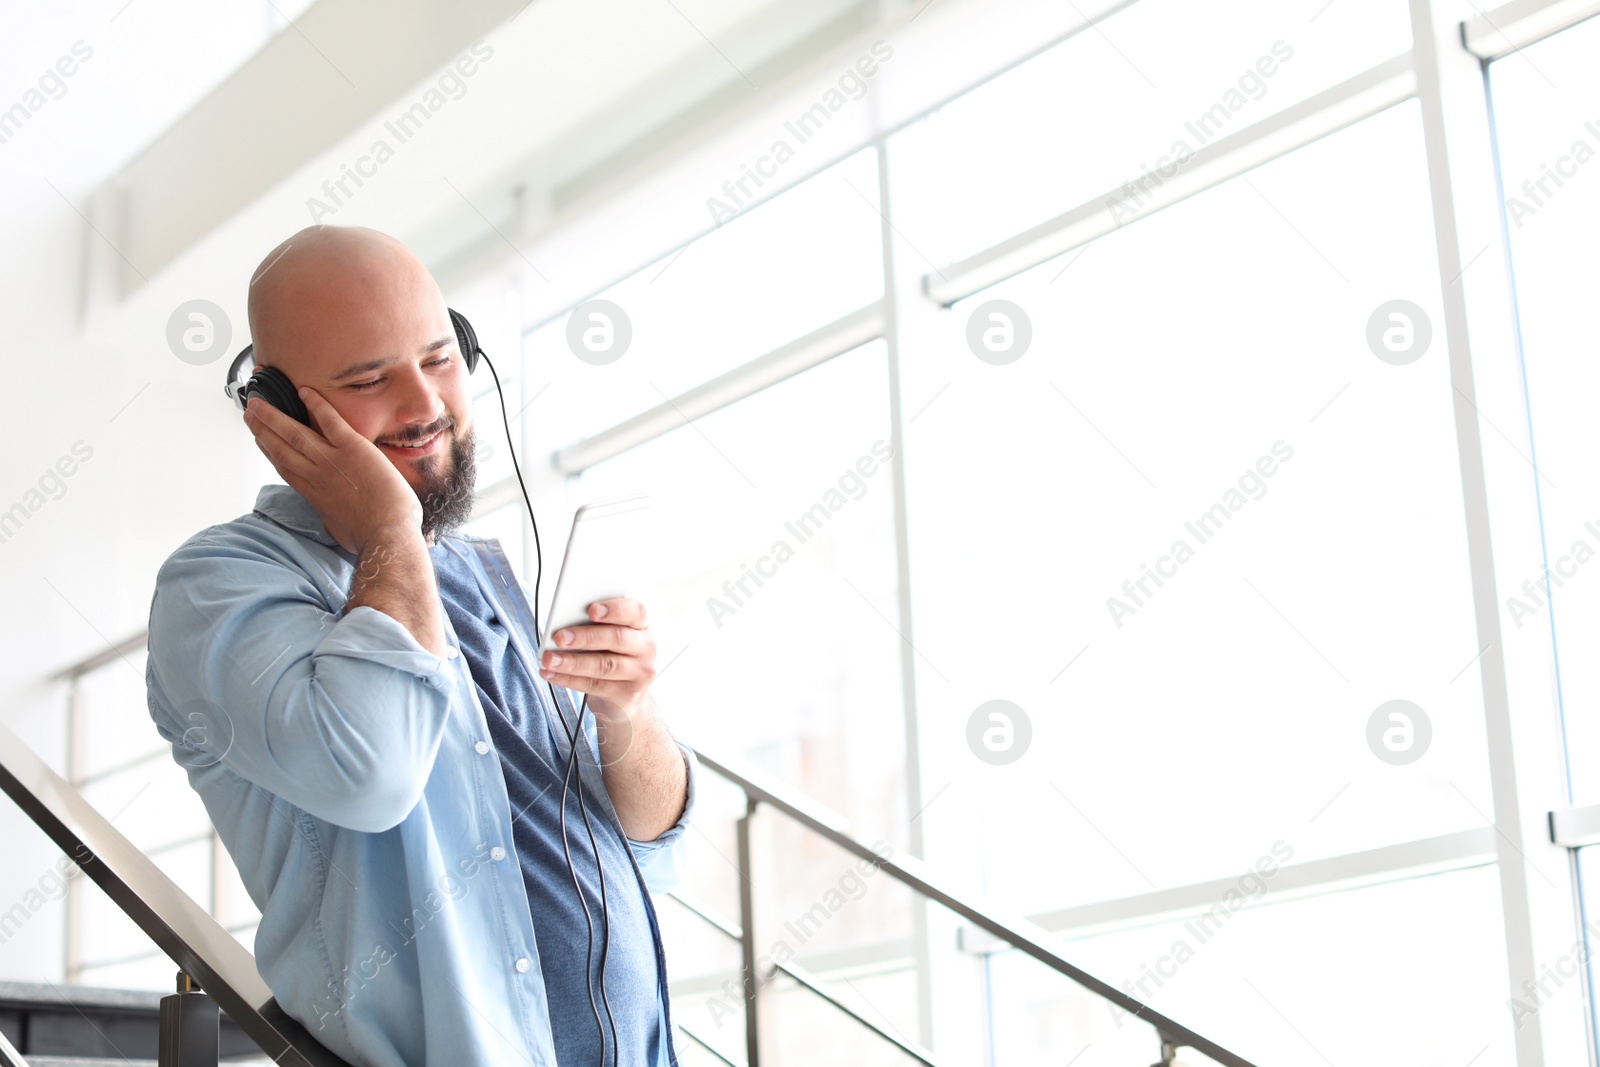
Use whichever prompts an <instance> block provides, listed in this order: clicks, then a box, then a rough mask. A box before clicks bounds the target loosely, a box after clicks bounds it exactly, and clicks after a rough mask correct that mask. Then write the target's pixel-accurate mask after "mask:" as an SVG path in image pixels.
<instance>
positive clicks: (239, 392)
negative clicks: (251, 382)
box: [222, 345, 256, 411]
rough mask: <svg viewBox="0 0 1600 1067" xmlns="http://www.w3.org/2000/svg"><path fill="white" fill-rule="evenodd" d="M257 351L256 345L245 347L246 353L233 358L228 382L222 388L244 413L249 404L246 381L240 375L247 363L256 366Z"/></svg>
mask: <svg viewBox="0 0 1600 1067" xmlns="http://www.w3.org/2000/svg"><path fill="white" fill-rule="evenodd" d="M255 350H256V346H255V345H245V346H244V351H242V352H240V353H239V354H238V355H237V356H234V357H233V362H232V363H230V364H228V382H227V384H226V385H224V386H223V387H222V391H223V392H224V393H226V394H228V398H229V399H230V400H232V401H233V406H234V407H236V408H238V409H239V410H240V411H243V410H244V406H245V404H246V403H248V401H247V400H246V399H245V396H244V387H245V381H244V379H243V378H242V377H241V375H240V370H241V368H242V367H243V366H244V365H245V363H246V362H249V363H250V364H251V365H252V366H254V365H255Z"/></svg>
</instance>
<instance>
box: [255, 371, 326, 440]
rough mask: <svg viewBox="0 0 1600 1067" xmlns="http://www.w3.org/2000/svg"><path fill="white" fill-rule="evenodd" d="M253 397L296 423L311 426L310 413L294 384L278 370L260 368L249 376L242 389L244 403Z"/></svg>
mask: <svg viewBox="0 0 1600 1067" xmlns="http://www.w3.org/2000/svg"><path fill="white" fill-rule="evenodd" d="M253 396H259V397H260V398H261V399H262V400H264V401H266V402H267V403H268V404H271V405H272V406H273V407H275V408H277V409H278V410H279V411H281V412H283V413H284V414H285V415H287V416H289V417H290V418H291V419H294V420H295V421H296V422H300V423H303V424H304V425H306V426H310V425H311V413H310V412H308V411H307V410H306V406H305V404H304V402H302V401H301V399H300V395H299V393H298V392H296V390H295V387H294V383H293V382H291V381H290V380H289V376H288V375H287V374H284V373H283V372H282V371H281V370H279V369H278V368H276V367H262V368H261V369H260V370H258V371H256V372H255V373H254V374H252V375H250V381H249V382H247V383H246V384H245V387H244V400H245V403H247V404H248V403H249V402H250V398H251V397H253Z"/></svg>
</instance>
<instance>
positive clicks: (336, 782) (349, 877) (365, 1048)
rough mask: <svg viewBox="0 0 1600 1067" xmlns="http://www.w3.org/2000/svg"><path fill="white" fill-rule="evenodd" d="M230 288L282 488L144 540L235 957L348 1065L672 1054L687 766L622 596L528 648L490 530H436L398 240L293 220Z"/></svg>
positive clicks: (462, 437)
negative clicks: (255, 912) (230, 863)
mask: <svg viewBox="0 0 1600 1067" xmlns="http://www.w3.org/2000/svg"><path fill="white" fill-rule="evenodd" d="M249 316H250V332H251V336H252V341H253V343H254V346H255V349H254V359H255V361H256V364H257V366H258V367H274V368H277V369H278V370H279V371H281V372H282V373H283V374H285V375H286V376H287V377H288V378H289V380H290V381H291V382H293V383H294V385H295V386H296V387H298V393H299V396H300V397H301V399H302V401H303V402H304V403H305V406H306V409H307V411H308V412H309V414H310V418H311V426H310V428H307V427H306V426H305V425H303V424H301V423H299V422H297V421H296V420H294V419H292V418H290V417H289V416H287V415H285V414H284V413H283V412H281V411H278V410H277V409H276V408H274V407H272V406H271V405H268V404H265V403H263V402H262V401H261V400H260V399H253V400H252V401H251V402H250V404H249V407H248V409H247V410H246V412H245V415H244V421H245V423H246V425H247V426H248V427H249V429H250V432H251V433H252V434H253V435H254V437H255V442H256V445H257V447H259V448H260V450H261V451H262V453H263V454H264V455H265V456H266V457H267V459H268V460H269V461H271V463H272V465H273V467H274V468H275V469H276V470H277V472H278V474H279V475H280V476H281V477H282V478H283V480H284V482H286V483H287V484H285V485H267V486H264V487H263V488H262V489H261V491H260V493H259V494H258V496H257V498H256V506H255V509H254V511H252V512H251V513H250V514H248V515H243V516H240V517H239V518H237V519H234V520H233V521H231V522H227V523H222V524H220V525H216V526H211V527H208V528H207V529H205V530H203V531H201V532H200V533H198V534H196V535H195V536H193V537H191V538H189V540H187V541H185V542H184V543H183V544H182V545H181V546H180V547H179V548H178V549H177V550H176V551H175V552H173V554H172V555H171V556H170V557H168V559H167V561H166V562H165V563H164V564H163V566H162V567H161V570H160V572H159V574H158V576H157V580H156V591H155V595H154V596H153V598H152V600H151V608H150V631H149V633H150V637H149V648H150V655H149V659H148V666H147V668H146V682H147V685H148V695H149V705H150V714H151V717H152V718H153V719H154V720H155V722H156V725H157V728H158V730H159V731H160V732H161V734H162V736H163V737H165V738H166V739H167V740H168V741H169V742H170V743H171V745H172V751H173V757H174V759H176V760H177V762H178V763H179V765H181V766H182V767H183V768H184V769H185V770H186V772H187V774H188V777H189V782H190V785H191V786H192V787H193V788H194V789H195V790H196V791H197V792H198V793H199V794H200V796H201V798H202V800H203V801H204V803H205V805H206V809H207V811H208V812H209V813H210V815H211V818H212V821H213V822H214V823H215V824H216V827H217V831H218V833H219V834H220V835H221V838H222V841H223V843H224V844H225V845H226V846H227V848H228V851H229V853H230V854H231V855H232V857H233V859H234V862H235V864H236V865H237V866H238V868H239V873H240V874H241V875H242V877H243V879H244V884H245V887H246V889H247V890H248V892H249V893H250V897H251V899H252V900H253V901H254V902H255V904H256V907H257V908H258V909H259V910H260V911H261V923H260V926H259V928H258V929H257V932H256V940H255V949H256V963H257V967H258V969H259V970H260V972H261V975H262V978H263V979H265V981H266V982H267V984H268V986H269V987H270V988H271V989H272V991H273V994H274V996H275V997H276V999H277V1001H278V1003H279V1004H280V1005H281V1006H282V1007H283V1008H284V1010H285V1011H286V1012H287V1013H288V1014H289V1015H290V1016H292V1017H293V1018H295V1019H297V1020H299V1021H300V1022H301V1023H302V1024H303V1025H305V1026H306V1027H307V1029H308V1030H309V1031H310V1032H311V1034H312V1035H313V1036H314V1037H316V1038H317V1039H318V1040H319V1041H321V1042H322V1043H323V1044H324V1045H326V1046H327V1047H328V1048H330V1049H331V1050H333V1051H334V1052H335V1053H337V1054H338V1055H340V1056H342V1057H343V1058H345V1059H346V1060H348V1061H349V1062H351V1063H352V1064H374V1065H381V1067H404V1065H409V1067H423V1065H424V1064H433V1065H439V1064H450V1065H454V1064H491V1063H492V1064H509V1063H524V1062H525V1063H531V1064H536V1065H539V1067H545V1065H549V1067H554V1065H555V1064H556V1063H557V1062H559V1063H560V1064H563V1065H571V1064H577V1065H584V1064H596V1065H600V1064H605V1063H613V1064H651V1065H658V1064H659V1065H667V1064H675V1063H676V1062H677V1060H676V1053H675V1051H674V1045H673V1031H672V1023H671V1014H670V1006H669V1001H668V997H667V976H666V963H665V957H664V953H663V951H662V946H661V937H660V931H659V927H658V925H657V921H656V915H655V911H654V908H653V906H652V903H651V893H650V891H651V890H655V891H661V890H663V889H665V888H668V887H670V886H671V885H672V884H673V883H674V881H675V880H676V877H677V865H678V854H679V852H680V849H679V847H678V844H679V842H680V840H681V838H682V836H683V834H684V832H685V829H686V827H687V825H688V822H689V819H690V815H691V813H692V810H693V806H694V793H695V790H694V784H695V779H696V775H697V770H696V768H697V762H696V759H695V755H694V753H693V751H691V750H690V749H689V748H688V747H687V746H685V745H682V744H680V743H679V742H677V741H675V740H673V738H672V736H671V734H670V733H669V732H668V730H667V728H666V725H665V723H664V722H663V721H662V718H661V716H660V714H659V712H658V709H657V708H656V706H655V703H654V701H653V700H652V699H651V696H650V691H649V690H650V684H651V681H652V679H653V678H654V676H655V659H656V649H655V641H654V639H653V637H652V636H651V633H650V629H649V626H648V620H647V616H646V612H645V607H644V605H643V604H641V603H639V602H638V601H636V600H631V599H617V600H607V601H601V602H597V603H595V604H592V605H590V607H589V615H590V618H591V619H592V620H593V621H592V622H591V623H589V624H587V625H583V626H575V627H571V628H570V629H569V630H564V631H560V632H558V633H557V634H556V635H555V637H554V640H555V644H556V645H557V648H552V649H541V648H539V646H538V639H537V627H536V625H535V620H534V614H533V607H532V605H531V598H530V597H529V596H528V595H527V590H526V587H525V586H523V585H522V583H521V582H520V580H519V579H518V577H517V575H516V574H515V573H514V572H513V570H512V568H511V565H510V563H509V561H508V560H507V558H506V556H505V553H504V551H503V550H502V549H501V546H500V544H499V542H498V541H496V540H494V539H489V538H481V537H475V536H471V535H468V534H465V533H462V532H460V531H459V530H458V529H457V528H458V527H459V526H460V525H461V524H462V523H463V522H465V521H466V520H467V519H468V518H469V517H470V515H471V511H472V501H473V490H474V479H475V471H474V463H473V455H474V434H473V421H472V406H471V399H470V396H469V392H468V388H467V386H468V383H467V373H468V372H467V369H466V366H465V364H464V362H463V359H464V353H462V352H460V351H459V350H458V343H457V339H456V335H455V331H454V329H453V327H452V324H451V321H450V318H449V313H448V311H447V310H446V307H445V302H444V299H443V297H442V295H441V294H440V292H439V287H438V285H437V284H436V283H435V282H434V280H433V278H432V276H431V275H430V274H429V273H428V271H427V270H426V269H425V268H424V267H423V265H422V264H421V263H420V262H419V261H418V260H417V259H416V257H415V256H413V255H412V254H411V253H410V252H409V251H408V250H407V249H406V248H405V246H404V245H402V244H401V243H400V242H398V241H396V240H394V239H393V238H391V237H388V236H386V235H384V234H381V233H378V232H376V231H373V230H367V229H362V228H355V227H336V226H318V227H313V228H311V229H308V230H304V231H302V232H300V233H298V234H295V235H294V236H293V237H292V238H290V239H289V240H287V241H285V242H284V243H283V244H281V245H279V246H278V247H277V248H275V249H274V250H273V251H272V252H271V253H270V254H269V255H268V256H267V257H266V258H265V259H264V260H263V261H262V262H261V265H260V266H259V267H258V268H257V270H256V272H255V275H254V276H253V277H252V279H251V283H250V296H249ZM585 699H586V700H587V709H588V711H590V712H592V714H589V715H584V714H581V711H582V708H581V706H580V703H579V702H580V701H582V700H585ZM580 724H581V725H580ZM575 731H578V732H577V733H576V734H575ZM574 736H576V738H577V740H576V743H574V742H573V740H572V738H573V737H574ZM591 842H592V843H591ZM602 975H603V978H602Z"/></svg>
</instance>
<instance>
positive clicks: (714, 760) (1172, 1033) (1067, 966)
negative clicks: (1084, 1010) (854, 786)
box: [695, 749, 1254, 1067]
mask: <svg viewBox="0 0 1600 1067" xmlns="http://www.w3.org/2000/svg"><path fill="white" fill-rule="evenodd" d="M695 751H696V755H697V756H698V757H699V760H700V765H701V766H702V767H705V768H707V769H708V770H710V771H712V772H714V773H715V774H717V775H719V776H720V777H722V778H723V779H725V780H727V781H729V782H731V783H733V784H734V785H736V786H738V787H739V788H740V789H741V790H743V791H744V795H745V799H746V801H747V803H748V804H749V810H750V814H754V812H755V811H756V809H757V807H758V806H759V805H765V806H767V807H769V808H771V809H772V810H773V811H776V812H778V813H780V814H782V815H783V816H785V817H786V818H788V819H790V820H792V821H794V822H797V823H799V824H801V825H802V826H804V827H805V828H807V829H808V830H811V831H812V832H813V833H816V834H818V835H820V836H821V837H823V838H824V839H826V840H828V841H829V842H831V843H833V844H834V845H835V846H837V847H838V848H840V849H843V850H844V851H846V852H849V853H851V854H852V855H854V856H856V857H857V858H859V859H863V860H866V861H868V862H869V863H872V864H875V865H876V866H877V868H878V869H879V870H881V871H883V872H884V873H885V874H887V875H889V877H891V878H893V879H894V880H895V881H897V882H900V883H901V884H903V885H906V886H909V887H911V888H912V889H914V890H916V891H917V892H918V893H921V894H922V895H923V896H925V897H928V898H929V899H931V900H933V901H935V902H937V903H939V904H941V905H943V906H944V907H946V908H948V909H950V910H951V911H953V912H955V913H956V914H958V915H960V916H962V917H963V918H965V919H967V920H968V921H969V922H971V923H973V924H974V925H976V926H979V927H981V928H982V929H984V930H986V931H988V932H989V933H991V934H993V935H994V936H995V937H998V938H1000V939H1001V940H1003V941H1007V942H1009V943H1010V944H1011V945H1013V946H1015V947H1016V948H1017V949H1019V950H1021V951H1022V952H1025V953H1027V954H1028V955H1030V956H1032V957H1033V958H1034V959H1036V960H1038V961H1039V962H1040V963H1043V964H1044V965H1045V966H1046V967H1049V968H1050V969H1051V970H1053V971H1055V972H1057V973H1058V974H1062V975H1065V976H1066V977H1067V978H1070V979H1071V980H1072V981H1073V982H1076V983H1077V984H1078V985H1080V986H1082V987H1083V988H1084V989H1087V990H1088V991H1089V992H1091V993H1094V994H1095V995H1097V996H1099V997H1101V998H1103V999H1105V1000H1108V1001H1110V1002H1111V1003H1113V1004H1115V1005H1117V1006H1118V1007H1119V1008H1122V1009H1123V1010H1124V1011H1126V1012H1128V1013H1129V1014H1130V1015H1133V1016H1134V1017H1135V1018H1138V1019H1141V1020H1143V1021H1144V1022H1146V1023H1148V1024H1150V1025H1151V1026H1152V1027H1154V1028H1155V1030H1156V1033H1157V1035H1158V1037H1159V1038H1160V1040H1161V1043H1162V1045H1163V1046H1164V1047H1167V1046H1187V1047H1189V1048H1192V1049H1194V1050H1196V1051H1197V1052H1202V1053H1204V1054H1205V1055H1207V1056H1210V1057H1211V1058H1212V1059H1213V1060H1215V1061H1217V1062H1218V1063H1220V1064H1223V1065H1225V1067H1254V1065H1253V1064H1252V1063H1251V1062H1250V1061H1249V1060H1246V1059H1245V1058H1244V1057H1242V1056H1240V1055H1238V1054H1236V1053H1234V1052H1230V1051H1228V1050H1227V1049H1225V1048H1223V1047H1222V1046H1221V1045H1218V1044H1217V1043H1216V1042H1214V1041H1212V1040H1210V1039H1209V1038H1206V1037H1203V1036H1201V1035H1200V1034H1197V1033H1195V1032H1194V1031H1193V1030H1191V1029H1189V1028H1188V1027H1187V1026H1184V1025H1182V1024H1181V1023H1178V1022H1175V1021H1173V1020H1172V1019H1169V1018H1167V1017H1166V1016H1165V1015H1162V1014H1161V1013H1160V1012H1158V1011H1156V1010H1154V1009H1153V1008H1151V1007H1149V1006H1148V1005H1146V1004H1144V1003H1143V1002H1141V1001H1139V1000H1136V999H1135V998H1133V997H1131V996H1129V995H1128V994H1127V993H1125V992H1123V991H1122V990H1120V989H1118V988H1116V987H1115V986H1112V985H1109V984H1107V983H1106V982H1103V981H1101V980H1100V979H1098V978H1096V977H1095V976H1094V975H1092V974H1090V973H1088V972H1087V971H1085V970H1082V969H1081V968H1079V967H1077V966H1075V965H1073V964H1072V963H1071V961H1069V960H1068V959H1067V958H1066V957H1064V956H1062V955H1061V954H1060V953H1059V952H1057V951H1056V949H1055V948H1054V947H1052V942H1054V940H1055V939H1054V938H1053V937H1052V935H1051V934H1050V933H1049V932H1048V931H1046V930H1045V929H1044V928H1043V927H1040V926H1037V925H1035V924H1034V923H1032V922H1030V921H1029V920H1027V919H1026V918H1023V917H1022V916H1020V915H1009V914H1007V913H1005V912H1002V911H999V910H997V909H995V908H993V907H990V906H989V905H987V904H986V903H982V902H980V901H979V900H978V899H977V898H974V897H972V896H969V895H968V894H965V893H961V892H959V891H957V890H956V889H954V888H953V887H951V886H950V885H949V884H948V880H947V879H945V878H943V877H941V876H940V875H938V874H936V873H934V872H933V871H931V870H930V869H929V868H928V867H927V866H926V865H925V864H924V863H923V862H922V861H921V860H918V859H916V858H914V857H909V856H900V855H894V856H891V857H886V856H884V855H882V854H880V853H878V852H875V851H873V850H872V849H871V848H869V847H868V846H867V845H865V844H864V843H862V842H861V841H859V840H857V839H856V838H855V837H852V836H851V835H850V833H849V832H848V831H847V830H846V828H845V821H844V819H843V818H842V817H840V816H839V815H838V814H836V813H835V812H833V811H831V810H829V809H828V808H825V807H823V806H822V805H820V804H817V803H816V802H814V801H812V800H811V799H809V798H808V797H805V796H802V795H800V794H798V793H796V792H794V791H792V790H790V789H788V788H787V787H785V786H783V785H780V784H778V783H776V782H773V781H771V780H770V779H768V778H766V777H765V776H764V775H762V774H761V773H760V772H758V771H755V770H753V769H750V768H748V767H745V766H743V765H740V764H738V763H736V762H735V761H733V760H729V759H726V758H722V757H712V756H708V755H707V754H706V753H705V752H703V751H701V750H699V749H696V750H695ZM749 818H750V815H746V817H745V819H742V820H740V824H741V838H743V837H744V835H745V833H747V832H748V831H747V827H748V820H749ZM741 844H743V842H742V841H741ZM740 859H741V861H744V860H745V859H746V856H745V849H744V848H743V847H741V849H740ZM741 866H744V867H745V869H744V870H742V871H741V874H743V875H745V876H746V882H745V883H743V884H741V885H740V894H739V904H740V912H741V916H740V921H741V933H742V934H743V935H744V936H743V939H744V941H745V942H746V944H747V951H746V957H747V958H746V967H747V974H746V978H745V989H746V1011H747V1014H746V1025H747V1027H748V1026H750V1025H751V1020H752V1019H753V1018H754V1013H753V1012H751V1011H750V1010H749V1009H750V1008H751V1007H753V1001H754V997H755V990H756V987H758V986H759V984H760V976H759V975H754V974H753V973H748V972H751V971H753V968H751V967H750V960H749V956H750V953H749V951H748V942H749V940H750V932H751V909H750V897H751V893H750V886H749V885H748V873H749V872H748V867H747V865H745V864H743V863H741ZM778 966H779V967H781V966H782V965H778ZM830 999H831V998H830ZM874 1029H877V1028H876V1027H874ZM879 1033H883V1031H882V1030H879ZM885 1036H886V1037H889V1036H890V1035H887V1034H885ZM891 1039H892V1038H891ZM751 1048H752V1051H753V1050H754V1048H755V1041H754V1039H752V1040H751Z"/></svg>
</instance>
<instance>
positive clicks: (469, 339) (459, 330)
mask: <svg viewBox="0 0 1600 1067" xmlns="http://www.w3.org/2000/svg"><path fill="white" fill-rule="evenodd" d="M445 310H446V311H448V312H450V324H451V325H452V326H454V327H455V330H456V347H457V348H459V349H460V350H461V359H462V362H464V363H466V365H467V373H468V374H471V373H472V372H473V371H475V370H477V369H478V357H479V356H480V355H482V354H483V349H482V348H480V347H478V334H477V332H476V331H475V330H473V328H472V323H470V322H468V321H467V317H466V316H465V315H463V314H461V312H459V311H457V310H456V309H455V308H446V309H445Z"/></svg>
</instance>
